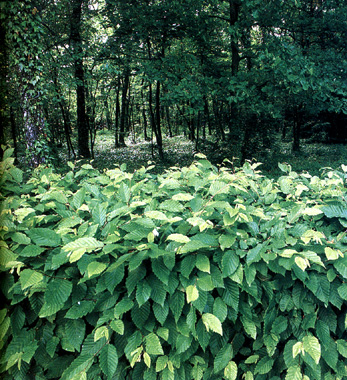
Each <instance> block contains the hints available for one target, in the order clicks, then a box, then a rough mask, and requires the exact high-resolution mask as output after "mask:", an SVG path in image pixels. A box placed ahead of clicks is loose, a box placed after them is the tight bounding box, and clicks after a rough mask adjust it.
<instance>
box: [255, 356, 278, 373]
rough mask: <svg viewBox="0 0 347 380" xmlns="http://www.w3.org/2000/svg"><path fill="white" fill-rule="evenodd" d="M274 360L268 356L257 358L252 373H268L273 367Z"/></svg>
mask: <svg viewBox="0 0 347 380" xmlns="http://www.w3.org/2000/svg"><path fill="white" fill-rule="evenodd" d="M273 364H274V360H273V359H271V358H269V357H264V358H262V359H260V360H259V362H258V363H257V365H256V366H255V370H254V373H255V374H258V373H260V374H261V375H265V374H266V373H269V372H270V371H271V369H272V367H273Z"/></svg>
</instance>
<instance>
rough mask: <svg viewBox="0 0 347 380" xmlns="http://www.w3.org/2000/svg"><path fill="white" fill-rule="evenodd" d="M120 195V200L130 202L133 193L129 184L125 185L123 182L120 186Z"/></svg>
mask: <svg viewBox="0 0 347 380" xmlns="http://www.w3.org/2000/svg"><path fill="white" fill-rule="evenodd" d="M118 194H119V197H120V199H121V200H122V201H123V202H125V203H128V202H129V200H130V196H131V192H130V189H129V186H128V185H127V184H125V183H124V182H122V183H121V184H120V186H119V191H118Z"/></svg>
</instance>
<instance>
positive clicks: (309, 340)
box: [302, 335, 321, 364]
mask: <svg viewBox="0 0 347 380" xmlns="http://www.w3.org/2000/svg"><path fill="white" fill-rule="evenodd" d="M302 343H303V348H304V350H305V352H307V353H308V354H309V355H310V356H311V357H312V359H313V360H314V361H315V363H316V364H318V363H319V360H320V357H321V347H320V344H319V341H318V339H317V338H316V337H315V336H313V335H307V336H305V337H304V338H303V340H302Z"/></svg>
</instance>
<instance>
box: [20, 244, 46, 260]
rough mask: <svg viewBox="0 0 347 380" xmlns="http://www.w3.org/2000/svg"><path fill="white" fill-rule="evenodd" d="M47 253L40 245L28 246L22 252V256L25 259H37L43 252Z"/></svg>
mask: <svg viewBox="0 0 347 380" xmlns="http://www.w3.org/2000/svg"><path fill="white" fill-rule="evenodd" d="M44 251H45V248H43V247H40V246H38V245H27V246H26V247H24V249H23V250H22V251H21V253H20V256H23V257H35V256H39V255H41V253H42V252H44Z"/></svg>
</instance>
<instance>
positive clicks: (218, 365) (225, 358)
mask: <svg viewBox="0 0 347 380" xmlns="http://www.w3.org/2000/svg"><path fill="white" fill-rule="evenodd" d="M232 356H233V348H232V345H231V344H225V345H224V347H222V348H221V349H220V350H219V352H218V353H217V355H216V357H215V359H214V372H215V373H218V372H219V371H222V370H223V369H224V368H226V366H227V365H228V363H229V362H230V360H231V358H232Z"/></svg>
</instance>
